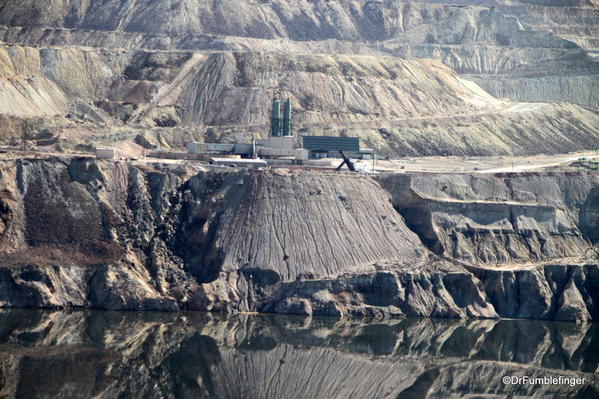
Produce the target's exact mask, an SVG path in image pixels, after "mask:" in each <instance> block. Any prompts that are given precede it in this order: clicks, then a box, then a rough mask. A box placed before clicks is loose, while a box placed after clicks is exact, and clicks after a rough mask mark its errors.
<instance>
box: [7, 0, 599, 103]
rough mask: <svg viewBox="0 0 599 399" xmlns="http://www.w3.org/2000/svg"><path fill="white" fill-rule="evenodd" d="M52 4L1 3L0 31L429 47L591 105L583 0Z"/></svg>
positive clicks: (514, 94) (237, 46)
mask: <svg viewBox="0 0 599 399" xmlns="http://www.w3.org/2000/svg"><path fill="white" fill-rule="evenodd" d="M51 3H52V4H48V3H46V2H40V1H36V0H21V1H13V2H8V3H7V4H5V5H2V6H0V40H1V41H3V42H5V43H9V44H20V45H30V46H44V47H54V46H80V47H96V48H102V49H126V50H136V49H147V50H162V51H165V50H166V51H169V50H171V51H173V50H174V51H176V50H226V51H240V52H247V51H255V52H284V53H288V52H293V53H303V54H307V53H313V54H343V53H345V54H365V55H394V56H400V57H406V58H431V59H435V60H438V61H441V62H443V63H444V64H446V65H448V66H450V67H451V68H453V69H455V70H456V71H458V72H459V73H462V74H472V75H478V78H477V81H478V82H479V83H480V84H481V86H483V87H484V88H485V90H487V91H489V92H490V93H492V94H493V95H495V96H496V97H504V96H505V97H506V98H510V99H512V100H523V101H545V102H561V101H571V102H574V103H577V104H581V105H585V106H591V107H597V105H598V103H597V96H596V95H593V94H594V93H596V92H597V88H598V87H597V83H596V82H597V79H596V76H597V74H598V63H597V60H596V59H594V58H593V57H592V54H593V52H595V51H596V50H597V48H599V39H598V34H597V29H596V26H597V23H598V21H599V17H598V14H597V12H596V9H597V5H596V4H591V3H590V2H561V1H555V2H553V1H529V2H510V3H508V4H505V2H498V1H492V0H490V1H474V0H463V1H458V0H455V1H451V2H444V1H427V2H406V1H386V2H373V1H361V0H339V1H326V2H325V1H321V2H311V1H301V2H297V1H295V0H293V1H292V0H277V1H269V2H247V1H242V0H233V1H221V2H213V1H207V0H205V1H197V0H184V1H180V2H178V3H171V2H155V1H150V0H138V1H136V2H133V3H131V4H130V3H123V2H121V1H117V0H111V1H101V2H100V1H92V2H90V1H81V0H79V1H69V2H51ZM435 3H437V4H435ZM443 3H451V4H443ZM148 21H153V22H154V23H148ZM564 89H571V90H570V91H568V92H566V91H565V90H564Z"/></svg>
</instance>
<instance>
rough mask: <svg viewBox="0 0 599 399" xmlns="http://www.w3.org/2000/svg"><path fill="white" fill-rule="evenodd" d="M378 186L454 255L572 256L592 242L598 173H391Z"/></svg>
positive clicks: (434, 243)
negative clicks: (484, 174) (382, 187)
mask: <svg viewBox="0 0 599 399" xmlns="http://www.w3.org/2000/svg"><path fill="white" fill-rule="evenodd" d="M381 184H382V185H383V186H384V187H386V188H387V189H388V190H389V191H390V192H391V193H392V195H393V198H392V202H393V205H394V207H395V208H396V209H397V210H398V211H399V212H400V213H401V214H402V215H403V216H404V218H405V219H406V222H407V223H408V225H410V226H412V229H413V230H415V231H418V232H419V235H420V236H422V237H425V243H427V245H428V247H429V248H430V249H431V250H432V251H434V252H435V253H437V254H439V255H444V256H448V257H451V258H454V259H459V260H463V261H467V262H474V263H487V264H495V263H496V264H503V263H512V262H515V263H525V262H529V261H531V260H532V261H543V260H548V259H556V258H568V257H574V258H578V257H581V256H584V254H585V252H587V251H589V250H590V248H591V246H592V243H593V242H594V241H595V234H596V233H595V230H596V229H595V216H594V215H595V213H594V212H595V211H594V207H593V204H594V201H595V197H596V190H597V189H596V187H597V185H598V184H599V180H598V176H597V174H596V173H585V172H583V173H580V174H578V173H576V174H574V175H571V176H569V175H565V174H557V175H550V174H549V175H538V174H534V173H533V174H524V175H509V174H508V175H499V176H480V175H479V176H476V175H474V176H472V175H443V174H440V175H426V174H422V175H394V176H391V177H383V178H382V179H381ZM591 208H593V210H591Z"/></svg>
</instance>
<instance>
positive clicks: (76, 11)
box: [0, 0, 599, 155]
mask: <svg viewBox="0 0 599 399" xmlns="http://www.w3.org/2000/svg"><path fill="white" fill-rule="evenodd" d="M448 3H451V4H448ZM557 3H559V4H557ZM557 3H556V2H551V1H525V2H515V1H493V0H489V1H469V0H463V1H462V0H460V1H455V2H454V1H452V2H447V1H441V0H439V1H433V2H407V1H406V2H404V1H399V0H396V1H388V2H370V1H357V0H336V1H326V2H324V1H318V2H311V1H300V2H297V1H293V2H292V1H288V0H277V1H272V2H247V1H242V0H233V1H223V2H210V1H203V0H202V1H189V0H184V1H177V2H169V1H159V2H154V1H152V2H151V1H149V0H138V1H135V2H130V3H127V4H126V5H125V4H124V3H122V2H118V1H114V0H111V1H80V0H78V1H69V2H39V1H32V0H17V1H12V2H8V3H6V4H4V5H2V6H0V41H1V42H0V87H1V90H0V118H1V119H2V122H3V123H2V129H1V130H0V135H1V137H2V139H3V140H4V141H9V142H16V141H17V140H18V138H19V137H21V136H22V132H23V131H25V132H27V133H28V134H30V135H31V136H32V138H33V139H35V138H40V139H43V140H44V142H46V143H48V142H53V143H58V145H59V149H68V148H69V147H70V148H73V147H75V146H76V145H77V144H84V145H87V147H85V146H83V147H81V146H80V147H81V148H88V149H89V145H91V144H97V143H102V144H114V143H115V142H121V141H123V140H133V139H134V138H135V137H136V136H137V135H138V134H140V133H143V134H144V135H146V136H147V138H148V140H150V141H151V142H152V143H154V144H155V145H160V146H163V147H172V148H179V149H180V148H182V147H183V146H184V145H185V143H186V142H189V141H191V140H221V141H227V140H233V139H234V138H235V133H239V132H243V133H245V134H246V136H245V137H246V139H247V138H248V137H249V136H250V134H251V133H254V134H258V135H264V134H265V132H266V131H267V126H266V124H267V122H268V118H267V115H268V108H269V103H270V100H271V99H272V97H273V95H275V94H280V95H283V96H290V97H292V98H293V100H294V101H295V103H296V104H297V111H298V113H297V121H295V124H296V127H298V129H299V130H301V132H303V133H312V134H337V135H339V134H351V135H358V136H360V137H362V138H363V139H364V140H365V142H366V144H367V145H368V146H373V147H374V146H376V147H379V148H380V151H381V152H383V153H386V154H388V155H420V154H427V155H428V154H440V155H443V154H455V155H462V154H477V155H488V154H494V155H496V154H532V153H541V152H547V153H555V152H560V151H561V152H564V151H577V150H582V149H595V148H597V146H598V145H599V144H598V143H599V140H598V139H597V126H599V123H598V122H597V119H598V118H597V111H596V107H597V102H596V99H597V98H599V96H598V95H597V92H598V90H599V87H598V86H597V82H598V81H599V79H597V76H598V73H599V64H598V62H597V60H598V58H597V56H596V49H597V30H596V28H595V26H597V24H598V23H599V14H598V13H597V5H596V3H595V2H590V1H589V2H584V1H581V2H566V3H563V2H557ZM397 57H401V58H397ZM414 58H418V59H433V60H436V61H437V62H433V63H431V62H425V61H413V60H411V59H414ZM438 62H441V63H443V64H444V65H446V66H448V67H449V68H451V69H448V68H445V67H442V66H441V65H440V64H439V63H438ZM452 70H453V71H456V72H457V73H458V74H460V75H459V76H458V75H456V73H455V72H453V71H452ZM463 78H466V79H468V80H469V81H468V82H466V81H465V80H464V79H463ZM470 81H474V82H476V83H477V85H479V86H480V87H479V86H476V85H473V84H472V83H470ZM481 88H482V89H484V90H486V91H487V92H488V93H490V94H491V95H492V96H494V97H496V98H498V99H506V100H511V101H523V102H535V103H537V102H539V103H544V104H534V105H530V104H524V105H516V106H515V107H516V108H517V109H518V110H519V111H520V112H517V113H515V112H513V110H514V108H513V107H512V105H513V104H508V102H507V101H503V100H501V101H500V100H496V99H493V98H491V96H489V95H488V94H486V93H483V91H482V90H481ZM501 104H503V106H502V105H501ZM572 104H578V105H582V106H584V107H590V108H584V107H578V106H574V105H572ZM358 122H364V123H363V124H359V123H358ZM150 130H151V131H150ZM48 137H53V139H52V140H53V141H52V140H50V141H49V140H48ZM431 137H432V138H433V139H432V140H431Z"/></svg>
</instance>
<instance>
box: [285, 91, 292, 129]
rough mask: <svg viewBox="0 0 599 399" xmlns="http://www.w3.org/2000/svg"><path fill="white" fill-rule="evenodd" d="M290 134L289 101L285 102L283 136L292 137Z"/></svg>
mask: <svg viewBox="0 0 599 399" xmlns="http://www.w3.org/2000/svg"><path fill="white" fill-rule="evenodd" d="M292 135H293V133H292V132H291V99H290V98H288V99H287V100H286V101H285V115H284V117H283V136H292Z"/></svg>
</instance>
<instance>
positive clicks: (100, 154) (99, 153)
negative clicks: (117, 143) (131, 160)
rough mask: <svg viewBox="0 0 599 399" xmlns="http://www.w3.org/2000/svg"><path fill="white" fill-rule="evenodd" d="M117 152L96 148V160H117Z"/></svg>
mask: <svg viewBox="0 0 599 399" xmlns="http://www.w3.org/2000/svg"><path fill="white" fill-rule="evenodd" d="M116 156H117V151H116V150H115V149H114V148H96V158H98V159H115V158H116Z"/></svg>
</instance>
